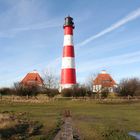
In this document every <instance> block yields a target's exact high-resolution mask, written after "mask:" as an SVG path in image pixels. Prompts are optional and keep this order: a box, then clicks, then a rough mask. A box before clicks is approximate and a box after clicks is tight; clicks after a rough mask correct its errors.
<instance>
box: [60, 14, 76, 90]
mask: <svg viewBox="0 0 140 140" xmlns="http://www.w3.org/2000/svg"><path fill="white" fill-rule="evenodd" d="M63 28H64V47H63V58H62V69H61V90H62V89H64V88H72V87H73V86H74V85H75V84H76V70H75V55H74V44H73V29H74V23H73V18H72V17H70V16H68V17H66V18H65V23H64V26H63Z"/></svg>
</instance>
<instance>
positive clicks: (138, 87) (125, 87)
mask: <svg viewBox="0 0 140 140" xmlns="http://www.w3.org/2000/svg"><path fill="white" fill-rule="evenodd" d="M118 93H119V95H120V96H128V95H129V96H140V79H138V78H130V79H123V80H121V82H120V84H119V87H118Z"/></svg>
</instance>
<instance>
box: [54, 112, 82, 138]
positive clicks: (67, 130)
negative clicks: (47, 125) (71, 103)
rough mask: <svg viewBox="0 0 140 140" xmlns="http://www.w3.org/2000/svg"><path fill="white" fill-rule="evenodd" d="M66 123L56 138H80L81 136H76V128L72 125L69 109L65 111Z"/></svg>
mask: <svg viewBox="0 0 140 140" xmlns="http://www.w3.org/2000/svg"><path fill="white" fill-rule="evenodd" d="M63 120H64V124H63V125H62V127H61V130H60V131H59V132H58V133H57V135H56V136H55V138H54V140H80V138H78V137H77V138H74V137H75V136H74V129H73V125H72V117H71V113H70V111H69V110H67V111H65V112H64V119H63Z"/></svg>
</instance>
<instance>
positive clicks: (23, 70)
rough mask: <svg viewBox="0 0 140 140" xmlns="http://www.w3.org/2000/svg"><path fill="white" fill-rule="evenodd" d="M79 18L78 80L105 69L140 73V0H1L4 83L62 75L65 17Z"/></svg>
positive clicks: (1, 71) (76, 34)
mask: <svg viewBox="0 0 140 140" xmlns="http://www.w3.org/2000/svg"><path fill="white" fill-rule="evenodd" d="M68 14H70V15H71V16H72V17H73V18H74V23H75V30H74V44H75V53H76V73H77V82H81V83H82V82H84V81H86V79H87V77H89V76H90V75H91V74H93V73H98V72H100V71H101V70H103V69H105V70H107V72H108V73H110V74H111V75H112V76H113V78H114V79H115V80H116V81H117V82H119V80H120V79H122V78H126V77H135V76H136V77H140V0H133V1H132V0H100V1H99V0H72V1H70V0H0V52H1V53H0V75H1V76H0V87H4V86H12V85H13V83H14V82H17V81H20V80H21V79H22V78H23V77H24V76H25V75H26V74H27V73H28V72H30V71H32V70H34V69H36V70H38V71H39V73H40V74H41V75H43V73H44V72H45V71H46V70H47V69H49V70H51V71H53V73H54V74H56V75H58V76H59V75H60V71H61V56H62V48H63V28H62V27H63V24H64V18H65V17H66V16H67V15H68Z"/></svg>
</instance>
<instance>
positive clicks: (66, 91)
mask: <svg viewBox="0 0 140 140" xmlns="http://www.w3.org/2000/svg"><path fill="white" fill-rule="evenodd" d="M73 92H74V90H73V89H70V88H67V89H63V90H62V91H61V94H62V96H64V97H71V96H73Z"/></svg>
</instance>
